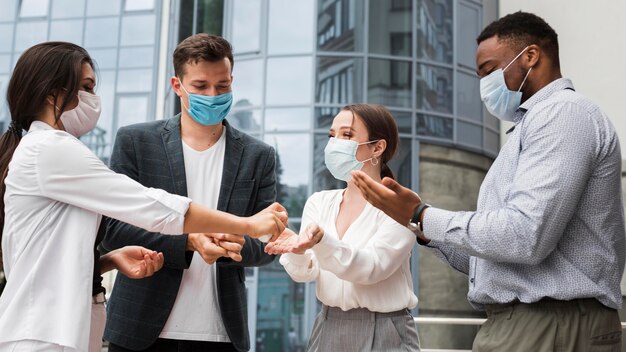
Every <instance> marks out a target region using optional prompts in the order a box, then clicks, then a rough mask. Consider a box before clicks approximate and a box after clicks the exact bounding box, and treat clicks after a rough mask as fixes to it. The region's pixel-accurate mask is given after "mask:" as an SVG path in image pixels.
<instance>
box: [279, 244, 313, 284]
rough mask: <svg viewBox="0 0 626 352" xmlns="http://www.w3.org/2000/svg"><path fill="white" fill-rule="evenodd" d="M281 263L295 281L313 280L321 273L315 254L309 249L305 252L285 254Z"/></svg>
mask: <svg viewBox="0 0 626 352" xmlns="http://www.w3.org/2000/svg"><path fill="white" fill-rule="evenodd" d="M280 264H282V266H283V267H284V268H285V271H286V272H287V274H288V275H289V276H290V277H291V279H292V280H293V281H295V282H311V281H313V280H315V279H317V276H318V275H319V265H318V263H317V260H315V255H314V254H313V253H311V252H309V251H307V252H306V253H304V254H294V253H286V254H283V255H282V256H281V257H280Z"/></svg>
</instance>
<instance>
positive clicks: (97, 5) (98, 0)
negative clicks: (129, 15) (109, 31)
mask: <svg viewBox="0 0 626 352" xmlns="http://www.w3.org/2000/svg"><path fill="white" fill-rule="evenodd" d="M120 5H121V0H107V1H102V0H87V16H106V15H118V14H119V13H120ZM102 28H109V27H102Z"/></svg>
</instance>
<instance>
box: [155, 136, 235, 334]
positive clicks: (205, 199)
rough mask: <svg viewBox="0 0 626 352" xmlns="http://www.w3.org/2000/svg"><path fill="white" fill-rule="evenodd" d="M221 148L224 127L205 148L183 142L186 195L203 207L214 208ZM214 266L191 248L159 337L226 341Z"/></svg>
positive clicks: (220, 178)
mask: <svg viewBox="0 0 626 352" xmlns="http://www.w3.org/2000/svg"><path fill="white" fill-rule="evenodd" d="M225 151H226V128H224V130H223V131H222V135H221V136H220V138H219V139H218V141H217V142H216V143H215V144H214V145H213V146H211V148H209V149H207V150H203V151H197V150H194V149H193V148H191V147H190V146H188V145H187V144H186V143H185V142H183V157H184V160H185V174H186V178H187V195H188V196H189V198H191V199H193V201H194V202H196V203H198V204H202V205H203V206H205V207H207V208H211V209H217V201H218V199H219V194H220V188H221V184H222V171H223V170H224V153H225ZM215 267H216V265H215V264H213V265H208V264H207V263H206V262H205V261H204V260H203V259H202V257H201V256H200V255H199V254H198V253H197V252H194V254H193V259H192V260H191V265H190V266H189V269H187V270H185V271H184V272H183V278H182V281H181V283H180V288H179V289H178V295H177V296H176V301H175V302H174V306H173V307H172V311H171V313H170V316H169V318H168V319H167V322H166V323H165V326H164V327H163V330H162V331H161V334H160V335H159V336H160V337H161V338H167V339H176V340H192V341H215V342H230V339H229V338H228V334H227V333H226V328H225V327H224V322H223V320H222V315H221V313H220V307H219V302H218V295H217V282H216V273H215V269H216V268H215Z"/></svg>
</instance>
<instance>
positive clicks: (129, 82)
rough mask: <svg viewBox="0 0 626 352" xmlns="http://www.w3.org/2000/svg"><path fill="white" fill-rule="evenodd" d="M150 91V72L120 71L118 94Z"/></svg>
mask: <svg viewBox="0 0 626 352" xmlns="http://www.w3.org/2000/svg"><path fill="white" fill-rule="evenodd" d="M151 90H152V70H120V71H119V72H118V76H117V91H118V92H124V93H127V92H149V91H151Z"/></svg>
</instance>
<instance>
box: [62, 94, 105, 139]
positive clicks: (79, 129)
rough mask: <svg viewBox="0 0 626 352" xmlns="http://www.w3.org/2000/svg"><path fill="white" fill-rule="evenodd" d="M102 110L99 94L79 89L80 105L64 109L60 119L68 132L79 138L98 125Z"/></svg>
mask: <svg viewBox="0 0 626 352" xmlns="http://www.w3.org/2000/svg"><path fill="white" fill-rule="evenodd" d="M101 111H102V107H101V102H100V97H99V96H97V95H95V94H89V93H87V92H85V91H83V90H79V91H78V105H76V107H75V108H74V109H72V110H68V111H64V112H63V113H62V114H61V117H60V120H61V122H62V123H63V127H64V128H65V131H66V132H67V133H69V134H71V135H72V136H74V137H76V138H79V137H80V136H82V135H84V134H86V133H88V132H89V131H91V130H93V129H94V127H96V124H97V123H98V118H99V117H100V112H101Z"/></svg>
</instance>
